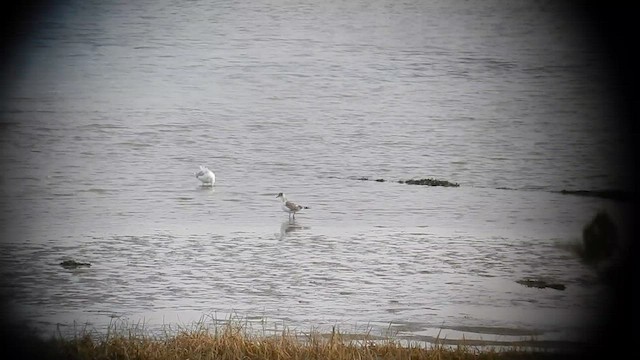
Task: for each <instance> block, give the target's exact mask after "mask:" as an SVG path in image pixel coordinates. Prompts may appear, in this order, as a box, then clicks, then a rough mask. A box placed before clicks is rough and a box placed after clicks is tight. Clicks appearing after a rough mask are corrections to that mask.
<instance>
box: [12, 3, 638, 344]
mask: <svg viewBox="0 0 640 360" xmlns="http://www.w3.org/2000/svg"><path fill="white" fill-rule="evenodd" d="M469 6H472V8H469ZM545 6H546V7H543V8H541V7H538V5H536V4H533V3H532V4H512V3H506V4H505V3H503V2H500V1H496V2H491V1H490V2H483V4H466V3H465V5H462V4H461V3H457V2H448V1H446V2H445V1H442V2H438V1H435V2H428V3H425V2H406V3H397V2H392V1H377V2H373V3H371V2H365V1H362V2H357V1H354V2H346V3H343V2H337V1H336V2H333V1H330V2H322V3H321V4H316V3H315V2H305V1H290V2H283V3H282V4H280V3H279V4H278V6H276V5H274V4H270V3H268V2H246V3H243V2H240V3H237V2H234V3H227V2H198V1H195V2H189V3H184V4H173V3H170V2H164V1H150V2H143V1H139V2H135V3H134V4H118V5H116V4H109V3H103V2H69V3H67V4H65V5H61V6H60V7H59V8H55V11H52V13H51V14H50V16H49V17H48V18H47V19H46V21H44V22H43V23H42V27H41V28H39V31H37V32H36V33H34V34H33V37H32V40H31V41H30V42H29V43H27V44H25V46H24V49H23V51H24V54H25V55H24V59H25V61H24V62H23V63H22V65H21V67H20V72H19V74H20V76H19V77H17V78H16V80H15V81H14V82H13V83H12V85H13V88H12V89H13V91H12V92H11V94H10V95H9V96H8V97H7V99H6V101H5V102H4V103H3V109H2V118H3V122H4V124H5V125H3V129H4V131H3V132H2V137H3V138H2V163H3V164H4V166H5V168H6V170H5V172H4V173H3V175H2V184H3V197H4V199H5V200H6V202H7V204H8V205H9V206H6V207H5V209H3V212H4V213H3V216H2V225H3V228H4V229H5V231H4V241H3V242H2V251H1V252H0V256H1V257H2V263H3V266H2V283H3V285H4V289H3V292H4V293H5V295H6V296H7V297H8V298H9V299H10V301H11V304H12V306H13V308H15V310H16V312H17V313H18V314H19V316H20V317H21V318H23V319H25V320H27V321H28V322H29V323H30V324H34V326H38V327H40V328H43V329H46V331H49V330H51V329H54V328H56V326H62V327H67V328H74V326H77V325H78V324H87V326H90V327H96V328H102V327H104V326H106V325H108V324H109V323H110V322H112V321H113V319H124V320H126V321H130V322H132V323H138V322H140V321H143V322H144V323H145V324H146V326H149V327H151V328H153V327H154V326H161V325H166V324H176V323H181V324H189V323H191V322H194V321H199V320H201V319H202V317H203V316H212V315H211V314H215V316H216V317H219V318H222V319H225V318H228V317H229V316H231V315H230V314H234V315H235V316H238V317H240V318H244V319H251V320H252V321H255V322H257V323H265V322H266V323H268V324H270V325H269V326H277V325H274V324H283V325H284V326H289V327H292V328H297V329H300V330H309V329H310V328H311V327H318V328H321V329H329V328H330V327H331V326H333V325H338V326H340V327H341V328H342V329H344V330H346V331H351V330H362V329H363V328H367V327H372V328H373V329H374V332H375V331H380V332H383V331H389V330H392V332H394V333H395V334H396V335H397V336H399V337H401V338H403V339H419V340H420V339H422V340H425V339H427V340H428V339H431V338H432V337H435V336H441V337H442V336H445V337H447V338H449V339H456V338H462V337H465V338H467V339H471V338H482V339H498V340H506V341H510V340H514V339H521V338H522V337H525V338H527V339H529V338H531V337H534V338H535V339H537V340H540V341H544V340H557V341H577V342H580V341H585V339H586V333H587V332H588V331H587V329H590V327H591V326H592V325H593V324H594V323H595V322H597V321H598V319H597V317H596V316H595V315H594V314H596V310H597V309H599V308H600V306H601V303H600V302H601V301H604V298H605V296H604V294H605V293H606V292H605V288H604V287H603V286H602V284H600V282H599V279H598V277H597V275H596V273H595V272H594V270H593V269H592V268H590V267H588V266H587V265H585V264H583V263H582V262H580V261H579V259H578V257H577V255H576V254H575V253H574V252H573V251H572V250H571V249H572V247H573V246H574V245H575V244H579V242H580V237H581V232H582V228H583V226H584V225H585V224H586V223H587V222H588V221H590V220H591V218H592V217H593V216H594V215H595V213H596V212H597V211H598V210H600V209H606V210H608V211H610V213H611V214H613V215H614V216H615V218H616V221H622V220H621V218H620V217H619V214H621V213H622V211H624V208H622V207H621V205H620V204H619V203H616V202H613V201H611V200H606V199H598V198H592V197H579V196H571V195H563V194H559V193H557V191H560V190H563V189H567V190H600V189H610V188H624V187H625V186H626V182H625V181H626V179H625V178H624V172H623V171H622V168H621V167H620V166H619V163H618V162H616V161H612V160H611V159H615V157H616V156H617V155H618V152H619V151H620V149H621V148H622V145H623V137H622V136H621V135H620V134H619V133H617V132H616V128H615V122H614V121H610V120H612V117H613V116H614V115H612V114H611V112H610V109H611V107H612V101H611V100H610V99H609V98H608V96H607V95H608V93H607V90H608V89H607V87H606V86H607V84H606V82H605V81H604V79H605V76H606V73H605V72H604V70H603V69H602V68H600V67H599V65H598V60H599V56H600V54H599V53H598V52H597V51H596V50H594V49H593V48H591V47H590V46H589V42H588V37H587V35H584V34H583V33H582V32H581V31H580V30H581V29H580V28H579V27H578V26H579V25H580V23H579V22H575V23H574V22H565V21H561V19H563V16H564V15H566V13H564V11H565V10H564V9H563V8H561V7H560V6H558V5H553V4H546V5H545ZM587 79H588V81H587ZM200 164H205V165H208V166H210V167H211V169H212V170H213V171H214V172H216V176H217V182H216V184H215V187H214V188H213V189H208V188H203V187H201V186H200V184H199V182H198V181H197V179H195V177H194V176H193V174H194V172H195V171H197V169H198V166H199V165H200ZM362 177H368V178H370V179H378V178H382V179H385V180H387V181H385V182H376V181H363V180H359V179H360V178H362ZM427 177H433V178H437V179H442V180H448V181H452V182H456V183H459V184H460V187H450V188H449V187H447V188H445V187H426V186H413V185H406V184H400V183H398V181H399V180H406V179H410V178H427ZM278 192H285V194H287V195H288V196H289V198H290V199H291V200H294V201H297V202H299V203H301V204H303V205H308V206H309V207H310V209H308V210H305V211H304V212H302V213H300V214H298V215H297V217H296V220H295V222H289V221H288V219H287V215H286V214H285V213H283V212H281V210H280V203H279V202H278V199H276V198H275V194H277V193H278ZM67 259H74V260H77V261H86V262H90V263H91V267H90V268H81V269H75V270H67V269H63V268H62V267H61V266H60V265H59V263H60V262H61V261H63V260H67ZM529 277H530V278H542V279H549V280H550V281H553V282H558V283H561V284H564V285H566V289H565V290H563V291H559V290H555V289H548V288H547V289H537V288H527V287H525V286H523V285H520V284H518V283H516V281H518V280H521V279H523V278H529ZM74 324H75V325H74Z"/></svg>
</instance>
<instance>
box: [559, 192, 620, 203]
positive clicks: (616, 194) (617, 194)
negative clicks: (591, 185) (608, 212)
mask: <svg viewBox="0 0 640 360" xmlns="http://www.w3.org/2000/svg"><path fill="white" fill-rule="evenodd" d="M558 192H559V193H560V194H564V195H577V196H590V197H597V198H602V199H611V200H618V201H627V200H631V199H632V198H633V196H632V195H631V194H630V193H628V192H626V191H622V190H560V191H558Z"/></svg>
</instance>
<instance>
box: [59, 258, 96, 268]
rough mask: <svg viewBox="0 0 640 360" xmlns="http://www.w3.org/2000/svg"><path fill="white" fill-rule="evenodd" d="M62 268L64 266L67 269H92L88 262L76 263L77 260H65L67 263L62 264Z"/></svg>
mask: <svg viewBox="0 0 640 360" xmlns="http://www.w3.org/2000/svg"><path fill="white" fill-rule="evenodd" d="M60 266H62V267H63V268H65V269H77V268H79V267H90V266H91V264H90V263H88V262H79V261H75V260H65V261H63V262H61V263H60Z"/></svg>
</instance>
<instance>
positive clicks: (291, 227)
mask: <svg viewBox="0 0 640 360" xmlns="http://www.w3.org/2000/svg"><path fill="white" fill-rule="evenodd" d="M306 229H309V227H308V226H303V225H301V224H299V223H297V222H296V221H295V220H293V221H289V220H288V221H285V222H283V223H282V225H280V239H284V238H285V237H286V236H289V235H291V233H293V232H296V231H299V230H306Z"/></svg>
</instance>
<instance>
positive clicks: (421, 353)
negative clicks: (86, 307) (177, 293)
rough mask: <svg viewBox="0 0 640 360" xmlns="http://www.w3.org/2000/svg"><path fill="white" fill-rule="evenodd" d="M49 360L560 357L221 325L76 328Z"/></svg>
mask: <svg viewBox="0 0 640 360" xmlns="http://www.w3.org/2000/svg"><path fill="white" fill-rule="evenodd" d="M47 344H48V350H49V351H48V354H49V356H42V357H40V358H51V359H54V358H55V359H96V360H101V359H105V360H107V359H140V360H156V359H157V360H173V359H175V360H178V359H180V360H184V359H191V360H197V359H202V360H204V359H222V360H225V359H228V360H236V359H237V360H248V359H279V360H288V359H337V360H340V359H349V360H351V359H363V360H366V359H375V360H383V359H412V360H420V359H438V360H449V359H539V358H544V359H552V358H558V359H559V358H566V357H564V356H561V355H560V354H553V353H541V352H537V353H536V352H531V351H525V350H517V349H516V350H510V351H495V350H483V351H480V350H478V349H477V348H473V347H467V346H457V347H447V346H443V345H428V346H427V345H424V344H418V343H414V344H411V343H409V344H404V345H402V344H401V343H400V342H398V341H394V340H393V339H391V338H385V337H377V336H372V335H370V334H362V335H353V334H342V333H340V332H339V331H337V330H335V329H334V331H333V332H331V333H328V334H322V333H319V332H310V333H302V334H299V333H292V332H290V331H288V330H282V331H281V332H279V333H278V334H276V335H267V334H266V332H265V331H264V330H263V332H262V334H256V333H255V332H254V331H250V329H249V328H248V327H247V324H246V323H241V322H232V321H230V322H226V323H224V324H223V325H216V326H215V327H214V328H213V329H207V328H205V326H203V324H198V325H197V326H195V327H193V328H191V329H179V330H178V331H170V332H165V333H164V334H160V335H158V334H155V335H151V334H149V333H145V331H144V329H142V328H140V327H139V326H129V327H127V326H125V327H120V328H118V327H116V326H115V324H112V326H110V327H109V331H108V332H107V334H100V333H98V332H95V331H93V332H92V331H87V330H80V331H79V333H78V334H76V335H75V336H73V337H72V338H69V337H62V336H59V337H56V338H55V339H52V340H51V341H49V342H48V343H47Z"/></svg>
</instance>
